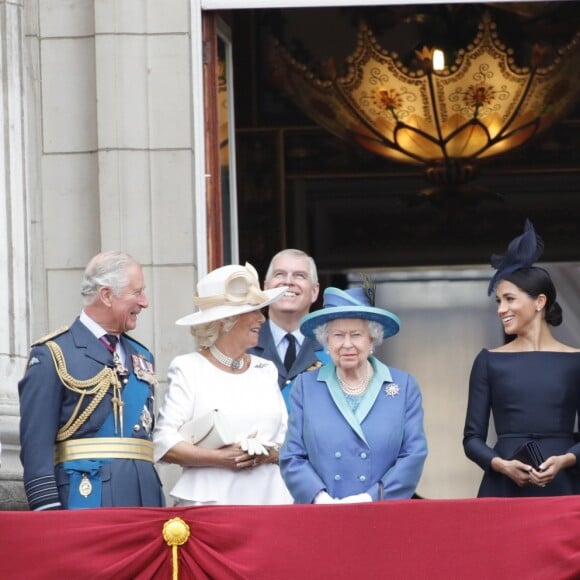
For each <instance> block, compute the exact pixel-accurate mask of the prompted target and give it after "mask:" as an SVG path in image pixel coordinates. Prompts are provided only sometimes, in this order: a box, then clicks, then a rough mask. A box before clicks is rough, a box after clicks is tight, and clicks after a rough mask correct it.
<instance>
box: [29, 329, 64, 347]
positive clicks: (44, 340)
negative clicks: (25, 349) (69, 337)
mask: <svg viewBox="0 0 580 580" xmlns="http://www.w3.org/2000/svg"><path fill="white" fill-rule="evenodd" d="M67 330H68V326H61V327H60V328H59V329H58V330H55V331H54V332H50V333H49V334H47V335H46V336H43V337H42V338H39V339H38V340H35V341H34V342H33V343H32V346H38V345H39V344H44V343H45V342H48V341H49V340H51V339H52V338H54V337H55V336H59V335H60V334H63V333H65V332H66V331H67Z"/></svg>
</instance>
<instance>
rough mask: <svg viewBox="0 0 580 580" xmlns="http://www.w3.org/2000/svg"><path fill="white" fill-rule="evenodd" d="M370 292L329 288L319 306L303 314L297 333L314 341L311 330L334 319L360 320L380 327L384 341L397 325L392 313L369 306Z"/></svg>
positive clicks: (399, 325)
mask: <svg viewBox="0 0 580 580" xmlns="http://www.w3.org/2000/svg"><path fill="white" fill-rule="evenodd" d="M371 301H374V291H369V289H368V288H349V289H348V290H341V289H340V288H334V287H332V286H330V287H329V288H327V289H326V290H325V291H324V294H323V306H322V308H321V309H320V310H315V311H314V312H311V313H310V314H307V315H306V316H305V317H304V318H303V319H302V320H301V321H300V331H301V332H302V334H303V335H304V336H308V337H310V338H315V336H314V329H315V328H317V327H319V326H322V325H323V324H325V323H327V322H330V321H331V320H336V319H338V318H362V319H364V320H373V321H374V322H378V323H379V324H381V325H382V326H383V329H384V337H385V338H388V337H389V336H393V335H395V334H397V332H399V328H400V327H401V321H400V320H399V319H398V317H397V316H395V315H394V314H393V313H392V312H389V311H388V310H384V309H383V308H376V307H375V306H371Z"/></svg>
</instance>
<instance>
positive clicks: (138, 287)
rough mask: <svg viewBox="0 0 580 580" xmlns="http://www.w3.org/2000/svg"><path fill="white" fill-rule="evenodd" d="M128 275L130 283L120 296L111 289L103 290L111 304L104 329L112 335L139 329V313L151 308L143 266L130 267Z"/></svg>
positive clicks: (134, 265)
mask: <svg viewBox="0 0 580 580" xmlns="http://www.w3.org/2000/svg"><path fill="white" fill-rule="evenodd" d="M127 275H128V283H127V285H126V286H125V287H124V288H123V289H122V290H121V291H120V292H119V293H118V294H113V292H112V291H111V289H110V288H103V289H102V291H104V292H105V294H106V299H107V300H108V303H109V310H108V312H107V321H106V324H103V327H104V328H105V330H107V332H110V333H112V334H121V333H122V332H128V331H130V330H134V329H135V328H136V327H137V317H138V316H139V313H140V312H141V310H143V308H147V307H148V306H149V301H148V300H147V296H146V295H145V282H144V279H143V270H142V269H141V266H139V264H132V265H130V266H129V267H128V269H127Z"/></svg>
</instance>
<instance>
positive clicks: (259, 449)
mask: <svg viewBox="0 0 580 580" xmlns="http://www.w3.org/2000/svg"><path fill="white" fill-rule="evenodd" d="M239 443H240V447H241V448H242V451H245V452H246V453H247V454H248V455H269V453H268V447H275V443H272V441H268V440H267V439H263V438H261V437H259V436H258V434H257V433H252V434H251V435H248V436H247V437H243V438H242V439H240V441H239Z"/></svg>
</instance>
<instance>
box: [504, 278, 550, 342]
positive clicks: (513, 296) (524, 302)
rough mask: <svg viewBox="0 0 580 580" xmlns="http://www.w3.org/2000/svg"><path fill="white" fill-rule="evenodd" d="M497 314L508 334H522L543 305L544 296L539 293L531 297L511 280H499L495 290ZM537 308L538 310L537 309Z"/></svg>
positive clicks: (535, 319)
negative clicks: (535, 296)
mask: <svg viewBox="0 0 580 580" xmlns="http://www.w3.org/2000/svg"><path fill="white" fill-rule="evenodd" d="M495 296H496V302H497V314H498V316H499V318H500V320H501V322H502V324H503V328H504V332H505V333H506V334H509V335H513V334H516V335H520V334H524V333H525V332H526V331H527V330H529V329H531V327H532V324H533V323H535V322H536V321H537V320H538V318H539V314H540V311H541V309H542V308H543V307H544V306H545V303H546V297H545V295H544V294H540V295H539V296H538V297H537V298H532V297H531V296H530V295H529V294H527V293H526V292H524V291H523V290H521V289H520V288H518V287H517V286H516V285H515V284H513V283H512V282H508V281H507V280H501V281H500V283H499V284H498V285H497V289H496V292H495ZM538 309H539V310H538Z"/></svg>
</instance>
